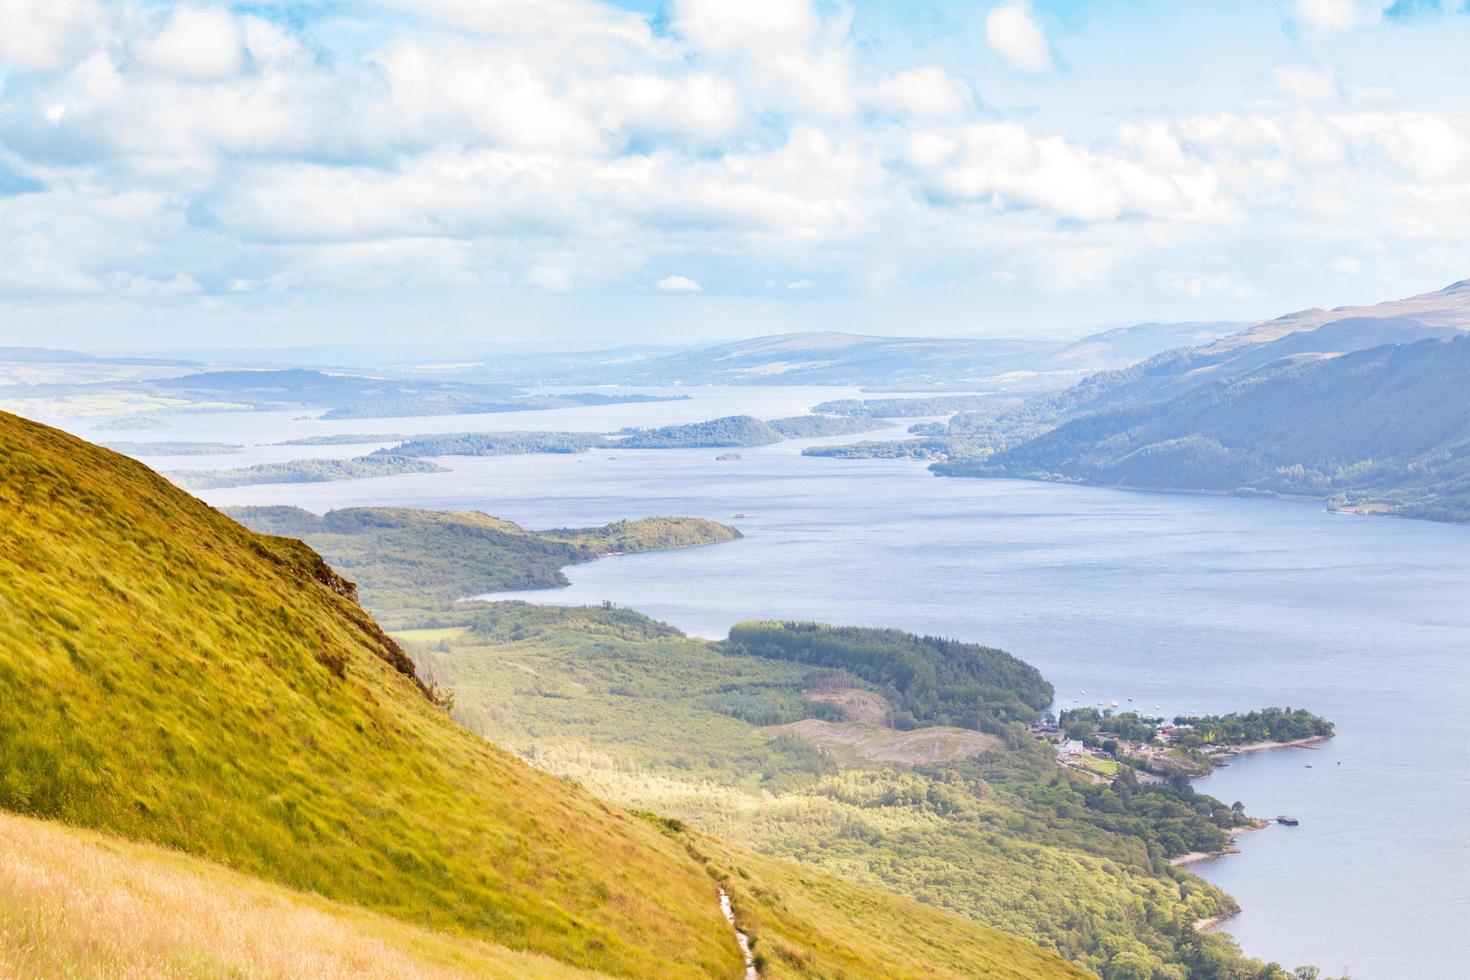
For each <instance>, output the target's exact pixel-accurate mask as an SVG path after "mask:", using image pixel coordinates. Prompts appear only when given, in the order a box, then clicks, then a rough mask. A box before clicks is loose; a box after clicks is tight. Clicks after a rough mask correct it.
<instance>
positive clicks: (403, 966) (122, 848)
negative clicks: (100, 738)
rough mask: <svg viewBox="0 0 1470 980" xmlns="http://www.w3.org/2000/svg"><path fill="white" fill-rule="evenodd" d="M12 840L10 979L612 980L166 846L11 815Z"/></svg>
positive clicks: (1, 938)
mask: <svg viewBox="0 0 1470 980" xmlns="http://www.w3.org/2000/svg"><path fill="white" fill-rule="evenodd" d="M0 838H3V839H4V841H5V846H4V847H3V848H0V976H6V977H60V976H65V977H75V978H97V980H102V978H107V980H117V978H138V980H143V978H148V980H155V978H172V977H200V976H218V977H226V976H230V977H237V976H249V977H320V978H344V980H345V978H347V977H366V978H382V980H388V978H409V977H413V978H418V977H423V978H430V977H432V978H445V980H448V978H459V977H487V978H502V980H518V978H521V977H525V978H532V980H536V978H554V977H555V978H560V977H566V978H575V977H593V976H601V974H593V973H590V972H586V971H582V970H578V969H576V968H574V967H571V966H568V965H567V964H565V963H561V962H558V961H557V960H554V959H551V958H550V957H546V956H539V955H537V954H534V953H518V952H514V951H512V950H509V949H506V948H505V947H503V946H495V945H493V944H490V943H484V942H478V941H475V940H472V939H467V938H465V937H463V936H451V935H447V934H445V933H442V932H435V931H434V930H432V929H426V928H424V927H422V926H411V925H407V924H405V923H403V922H401V921H399V920H397V919H394V918H391V917H389V916H386V915H381V914H378V913H374V912H367V911H364V910H363V909H360V908H356V907H354V906H351V905H344V904H341V903H338V902H331V901H328V900H327V899H324V898H321V897H320V896H317V895H311V894H309V893H306V892H300V891H293V890H291V889H289V888H284V887H282V886H280V885H272V884H268V883H266V882H264V881H261V880H260V879H258V878H251V877H250V876H248V875H243V874H240V873H239V872H236V871H230V870H229V869H227V868H224V867H222V866H221V865H218V864H215V863H213V862H210V861H205V860H202V859H200V858H196V857H191V856H190V855H187V854H182V853H180V852H178V851H170V850H167V849H165V848H161V847H158V846H156V845H152V844H138V843H133V842H131V841H123V840H119V839H118V838H116V837H111V836H108V835H105V834H99V833H97V832H95V831H88V830H79V829H76V828H73V827H67V826H64V825H62V824H58V823H54V822H51V821H41V820H33V819H30V818H26V817H15V816H11V815H9V814H4V813H0Z"/></svg>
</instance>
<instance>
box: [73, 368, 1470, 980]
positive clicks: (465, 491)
mask: <svg viewBox="0 0 1470 980" xmlns="http://www.w3.org/2000/svg"><path fill="white" fill-rule="evenodd" d="M700 391H701V390H700V389H694V390H692V391H691V394H694V395H695V396H696V397H695V400H694V401H692V402H680V403H667V404H664V405H646V406H621V407H615V408H610V409H602V408H598V409H582V410H573V412H574V413H575V414H576V426H575V427H578V428H583V429H601V428H611V427H616V426H617V425H624V424H655V423H661V422H663V421H666V420H683V421H687V420H691V419H696V418H698V419H703V418H710V417H714V416H715V415H719V414H730V412H731V411H750V412H751V413H752V414H756V415H760V416H762V417H767V418H770V417H775V416H776V415H782V414H793V413H794V412H798V411H801V410H802V409H804V408H805V407H807V406H808V405H810V404H813V403H815V402H817V401H820V400H823V399H825V398H830V397H841V396H842V395H843V394H845V393H843V392H840V391H839V392H834V391H833V390H832V389H819V390H802V389H781V390H779V391H774V392H773V391H771V390H765V389H755V390H741V389H735V390H723V391H719V392H711V393H710V395H709V398H708V400H704V399H702V398H701V397H700ZM551 414H552V413H521V417H520V418H515V419H512V418H508V417H505V416H482V417H477V418H476V419H474V420H469V419H466V418H464V417H459V418H454V419H435V420H432V421H431V420H423V419H417V420H374V421H355V422H353V423H350V425H349V424H346V423H332V424H331V426H330V430H331V431H356V432H378V431H381V432H425V431H476V430H483V429H487V428H491V427H493V428H499V429H527V428H535V429H542V428H572V427H573V426H572V425H569V424H565V423H566V419H562V420H557V421H555V423H554V424H553V420H552V419H551V418H549V416H550V415H551ZM278 415H279V416H280V417H277V416H278ZM532 415H534V416H539V417H531V416H532ZM630 418H632V419H634V421H628V419H630ZM262 423H268V425H266V427H265V429H262V428H261V425H262ZM172 425H173V426H174V428H173V429H171V430H168V431H160V432H156V433H154V432H149V433H137V434H131V433H129V434H114V435H113V438H114V439H115V440H120V439H123V438H125V437H126V438H133V439H137V440H140V441H141V440H145V439H146V440H155V439H164V438H169V439H181V438H190V439H211V440H214V439H221V440H224V441H236V442H240V441H253V439H254V437H247V436H246V434H245V432H246V429H247V428H249V429H250V431H252V432H263V431H265V430H266V429H269V430H270V433H271V434H270V436H269V438H272V439H276V438H288V437H294V436H298V435H306V434H314V433H318V432H320V431H323V430H324V428H325V427H326V426H327V424H326V423H320V422H302V421H297V420H294V419H291V418H290V417H289V415H281V414H280V413H271V417H270V418H269V419H267V418H265V417H264V414H263V413H258V414H255V415H252V416H193V417H188V418H182V417H181V418H178V419H175V420H173V421H172ZM232 427H235V428H232ZM83 428H84V427H83ZM231 432H234V433H236V434H235V435H231ZM183 433H187V435H185V434H183ZM264 438H265V437H264V436H263V437H262V438H261V440H260V441H263V440H264ZM825 441H832V440H825ZM808 444H810V443H803V442H793V443H783V444H780V445H776V446H768V447H762V448H759V449H748V450H741V456H742V458H741V459H740V460H736V461H727V462H720V461H716V460H715V458H714V457H715V456H716V455H718V454H719V452H718V451H712V450H668V451H645V452H637V451H621V452H619V451H612V452H598V453H592V454H586V455H580V456H521V457H500V458H490V459H448V460H441V461H440V462H441V463H443V465H446V466H448V467H451V468H452V472H450V473H442V474H413V475H406V476H398V477H389V478H383V479H374V480H362V481H355V482H346V483H334V484H315V485H312V484H302V485H292V486H262V487H245V488H237V489H224V490H215V491H211V492H209V493H207V494H206V496H207V498H208V499H209V500H210V501H211V502H214V503H218V504H233V503H292V504H298V505H300V506H304V507H308V508H310V509H313V510H318V511H321V510H326V509H329V508H332V507H343V506H354V505H367V504H393V505H409V506H422V507H457V508H477V509H482V510H485V511H487V512H490V513H493V514H496V515H499V516H502V517H506V518H509V519H511V520H515V521H518V522H521V523H523V524H525V525H527V526H530V527H535V528H544V527H552V526H573V525H591V524H601V523H604V522H607V521H611V520H615V519H618V518H624V517H640V516H650V515H657V514H689V515H695V516H701V517H709V518H713V519H716V520H722V521H726V522H729V523H733V524H735V525H737V526H738V527H740V529H741V530H742V531H744V532H745V535H746V537H745V538H744V539H743V540H741V541H738V542H734V543H731V544H726V545H719V546H715V547H710V548H700V549H693V550H689V551H682V552H668V553H661V554H650V555H635V556H627V557H619V558H611V559H605V560H603V561H599V562H596V563H593V564H590V565H585V566H580V567H577V568H574V569H571V570H569V574H570V577H571V579H572V581H573V584H572V585H571V586H570V587H569V588H566V589H561V590H555V591H543V592H537V593H527V594H520V595H517V596H516V597H518V598H525V599H528V600H531V601H537V602H555V603H595V602H601V601H603V600H610V601H612V602H615V603H617V604H619V605H624V606H629V607H632V608H635V609H639V610H641V611H643V612H646V613H648V614H650V615H652V616H655V617H657V618H659V619H663V620H667V621H668V622H671V623H673V624H675V625H677V626H679V627H680V628H682V629H684V630H686V631H688V632H691V633H695V634H698V635H702V636H709V637H718V636H722V635H724V633H725V631H726V630H727V628H728V627H729V626H730V624H731V623H734V622H736V621H739V620H742V619H748V618H772V617H792V618H804V619H820V620H825V621H828V622H834V623H846V624H856V625H870V626H896V627H901V628H904V629H909V630H914V631H918V632H926V633H937V634H943V635H947V636H953V637H958V638H961V639H964V640H971V641H976V642H982V643H987V644H991V645H995V646H1000V647H1003V648H1005V649H1007V650H1009V651H1011V652H1012V653H1014V654H1016V655H1017V656H1019V657H1021V658H1023V659H1025V660H1027V661H1030V662H1031V663H1033V664H1035V665H1036V666H1037V667H1039V668H1040V669H1041V670H1042V671H1043V673H1045V674H1046V676H1047V677H1048V678H1049V679H1050V680H1052V681H1053V683H1054V684H1055V685H1056V689H1057V694H1058V701H1059V704H1060V705H1061V706H1066V705H1068V704H1070V703H1071V700H1072V699H1073V698H1078V699H1079V700H1080V702H1081V703H1092V702H1095V701H1096V700H1098V699H1103V700H1105V701H1109V702H1111V701H1118V702H1120V703H1121V704H1122V705H1123V706H1125V707H1127V706H1129V702H1128V699H1129V698H1132V699H1133V702H1132V706H1133V707H1137V708H1140V709H1142V710H1145V711H1150V712H1151V711H1153V710H1154V709H1155V705H1157V706H1159V707H1158V711H1159V713H1161V714H1167V715H1172V714H1175V713H1181V712H1213V711H1230V710H1237V709H1248V708H1252V707H1259V706H1263V705H1271V704H1277V705H1292V706H1303V707H1307V708H1310V709H1312V710H1314V711H1317V712H1318V713H1321V714H1323V715H1326V716H1327V717H1329V718H1331V719H1332V720H1333V721H1335V722H1336V723H1337V726H1338V732H1339V735H1338V737H1337V738H1335V739H1333V740H1331V741H1329V742H1327V743H1325V744H1323V745H1322V746H1320V747H1317V748H1315V749H1296V750H1283V751H1276V752H1266V753H1259V754H1256V755H1252V756H1249V757H1244V758H1240V759H1237V760H1236V761H1234V762H1233V763H1232V764H1231V765H1230V766H1229V767H1228V768H1226V769H1223V770H1220V771H1218V772H1217V773H1215V774H1214V775H1212V776H1210V777H1209V778H1208V779H1206V780H1204V781H1203V782H1202V783H1201V788H1202V789H1203V790H1205V791H1207V792H1210V793H1212V794H1214V795H1216V796H1219V797H1221V798H1223V799H1224V800H1226V801H1227V802H1230V801H1233V800H1236V799H1239V800H1241V801H1243V802H1244V803H1245V804H1246V807H1247V809H1248V810H1249V812H1251V813H1253V814H1257V815H1263V816H1268V817H1274V816H1275V815H1277V814H1291V815H1293V816H1296V817H1298V818H1299V819H1300V821H1301V825H1300V826H1299V827H1296V828H1282V827H1276V826H1273V827H1271V828H1269V829H1267V830H1264V831H1261V832H1258V833H1253V834H1247V835H1244V836H1243V837H1242V838H1241V842H1240V846H1241V851H1242V853H1241V854H1239V855H1234V856H1230V857H1225V858H1222V859H1218V860H1215V861H1211V862H1207V863H1204V864H1199V865H1195V866H1194V867H1193V868H1192V870H1194V871H1196V872H1197V873H1199V874H1202V875H1203V876H1205V877H1207V878H1209V879H1210V880H1211V881H1214V882H1215V883H1217V884H1219V885H1220V886H1221V887H1223V888H1225V889H1226V890H1227V891H1229V892H1230V893H1231V894H1232V895H1234V896H1235V897H1236V898H1237V899H1238V900H1239V901H1240V903H1241V905H1242V907H1243V909H1244V911H1243V912H1242V914H1241V915H1240V916H1239V917H1237V918H1235V919H1233V920H1231V922H1230V923H1228V925H1227V928H1228V930H1229V931H1230V932H1232V933H1233V934H1234V935H1235V936H1236V938H1237V939H1239V940H1240V942H1241V944H1242V945H1243V946H1244V947H1245V949H1246V951H1247V952H1249V953H1251V954H1253V955H1256V956H1260V957H1263V958H1267V959H1274V960H1277V961H1280V962H1281V963H1283V964H1284V965H1287V966H1294V965H1297V964H1301V963H1308V962H1311V963H1316V964H1318V965H1320V966H1322V967H1323V968H1324V969H1325V970H1327V971H1329V972H1330V973H1333V974H1337V973H1340V972H1342V971H1344V970H1351V972H1352V975H1353V976H1354V977H1358V978H1400V977H1403V978H1410V977H1413V978H1425V977H1433V978H1437V977H1445V978H1450V977H1463V976H1465V975H1466V964H1467V963H1470V928H1467V925H1470V875H1467V874H1466V870H1465V869H1467V868H1470V753H1467V751H1466V749H1465V745H1466V738H1465V721H1466V719H1467V717H1470V713H1467V712H1466V707H1467V698H1470V601H1467V600H1470V528H1467V527H1460V526H1448V525H1438V524H1431V523H1424V522H1415V521H1397V520H1392V519H1373V518H1356V517H1345V516H1336V515H1331V514H1327V513H1325V512H1324V511H1323V510H1322V508H1321V507H1319V506H1315V505H1311V504H1306V503H1300V502H1290V501H1273V500H1246V499H1233V498H1221V497H1205V496H1189V495H1171V494H1145V493H1130V492H1125V491H1116V490H1107V489H1094V488H1083V487H1071V486H1061V485H1051V484H1041V483H1024V482H1017V481H1005V480H959V479H939V478H935V477H933V476H931V475H930V474H928V473H927V472H926V471H925V469H924V467H923V466H922V465H920V464H914V463H910V462H904V461H843V460H826V459H809V458H803V457H801V456H800V455H799V452H800V449H801V448H802V447H803V446H804V445H808ZM339 448H340V447H339ZM272 452H274V450H272ZM291 455H294V456H302V457H304V456H313V455H325V454H324V453H323V452H322V451H321V450H320V449H319V448H308V449H296V450H294V451H292V453H291ZM272 458H274V457H272ZM250 461H254V460H250ZM150 462H155V465H162V466H164V467H167V466H169V465H172V466H174V467H180V468H181V467H183V466H186V465H187V466H194V465H199V463H198V461H196V460H189V459H179V460H169V461H150ZM241 462H243V461H242V460H241V459H240V457H238V456H236V457H223V458H220V459H218V460H211V461H210V465H239V464H240V463H241ZM736 513H743V514H746V515H748V516H746V517H742V518H740V519H735V518H734V516H733V515H735V514H736ZM499 597H504V596H503V595H502V596H499ZM1084 690H1085V691H1086V692H1087V693H1086V694H1083V693H1082V692H1083V691H1084Z"/></svg>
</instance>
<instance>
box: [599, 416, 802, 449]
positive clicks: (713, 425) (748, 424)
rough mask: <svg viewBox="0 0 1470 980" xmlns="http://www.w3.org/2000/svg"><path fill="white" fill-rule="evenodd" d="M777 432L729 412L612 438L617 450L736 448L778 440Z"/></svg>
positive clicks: (762, 423) (756, 421) (779, 436)
mask: <svg viewBox="0 0 1470 980" xmlns="http://www.w3.org/2000/svg"><path fill="white" fill-rule="evenodd" d="M780 441H781V434H780V433H779V432H777V431H776V430H775V429H773V428H771V426H770V425H768V424H766V423H765V422H762V421H761V420H760V419H758V418H755V417H754V416H752V415H731V416H727V417H725V418H719V419H710V420H709V421H708V422H692V423H689V424H687V425H664V426H659V427H657V428H652V429H623V430H622V431H621V432H620V433H619V434H618V436H617V437H616V438H615V441H614V443H613V444H614V445H615V446H616V447H617V448H618V449H697V448H719V449H725V448H729V449H738V448H743V447H748V446H767V445H770V444H771V443H773V442H780Z"/></svg>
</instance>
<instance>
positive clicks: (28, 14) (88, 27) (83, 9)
mask: <svg viewBox="0 0 1470 980" xmlns="http://www.w3.org/2000/svg"><path fill="white" fill-rule="evenodd" d="M106 19H107V18H106V17H105V15H104V13H103V10H102V8H101V7H100V6H98V4H97V3H96V2H95V0H6V2H5V3H4V5H3V7H0V20H3V22H4V28H3V29H0V65H3V64H5V63H9V64H11V65H18V66H20V67H22V68H36V69H41V70H43V71H49V70H52V69H54V68H58V67H60V66H61V65H62V64H63V63H64V62H65V61H66V59H67V58H68V56H69V55H71V54H73V53H74V52H76V51H77V50H79V49H82V48H84V47H86V46H88V45H89V44H91V43H95V42H96V41H97V40H98V38H99V37H100V35H101V34H102V33H103V31H104V26H103V25H104V24H105V23H106Z"/></svg>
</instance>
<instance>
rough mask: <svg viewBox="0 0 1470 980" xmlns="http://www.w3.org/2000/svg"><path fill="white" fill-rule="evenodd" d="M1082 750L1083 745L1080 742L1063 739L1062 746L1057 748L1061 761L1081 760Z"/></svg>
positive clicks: (1072, 739)
mask: <svg viewBox="0 0 1470 980" xmlns="http://www.w3.org/2000/svg"><path fill="white" fill-rule="evenodd" d="M1082 749H1083V746H1082V743H1081V742H1079V741H1078V740H1077V739H1075V738H1067V739H1063V740H1062V744H1061V745H1058V746H1057V757H1058V758H1061V759H1076V758H1080V757H1081V755H1082Z"/></svg>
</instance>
